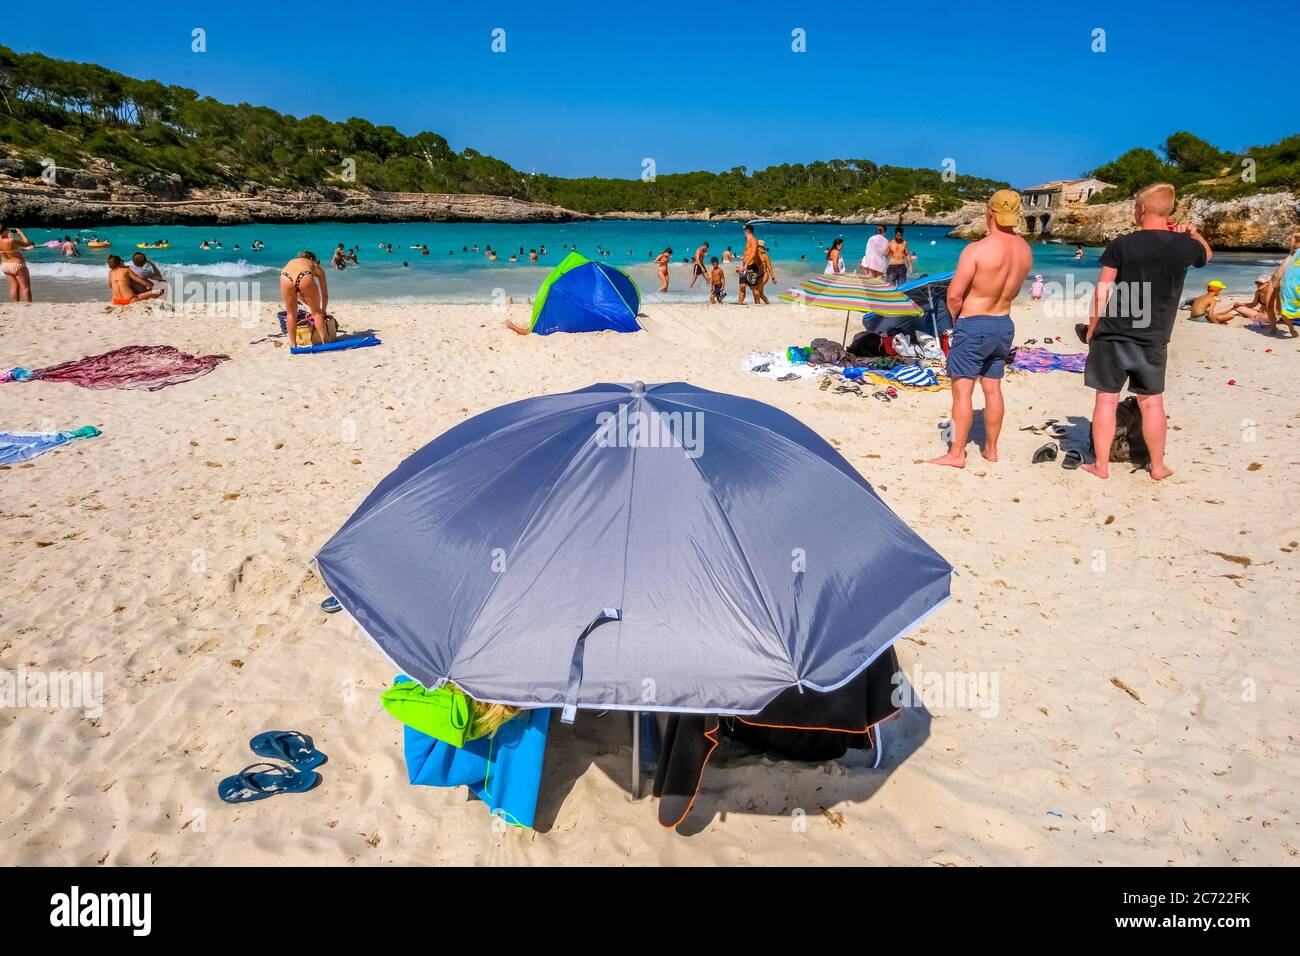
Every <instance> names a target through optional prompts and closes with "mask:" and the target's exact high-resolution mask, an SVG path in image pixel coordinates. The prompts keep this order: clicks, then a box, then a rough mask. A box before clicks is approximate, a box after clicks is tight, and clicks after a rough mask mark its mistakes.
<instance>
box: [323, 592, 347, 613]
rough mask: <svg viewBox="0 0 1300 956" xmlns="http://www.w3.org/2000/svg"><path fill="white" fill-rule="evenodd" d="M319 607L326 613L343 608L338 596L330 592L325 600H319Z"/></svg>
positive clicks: (336, 611)
mask: <svg viewBox="0 0 1300 956" xmlns="http://www.w3.org/2000/svg"><path fill="white" fill-rule="evenodd" d="M320 609H321V610H322V611H324V612H325V613H326V614H337V613H338V612H339V611H341V610H343V605H342V604H340V603H339V599H338V598H336V597H335V596H334V595H332V594H331V595H330V596H329V597H327V598H326V599H325V600H323V601H321V602H320Z"/></svg>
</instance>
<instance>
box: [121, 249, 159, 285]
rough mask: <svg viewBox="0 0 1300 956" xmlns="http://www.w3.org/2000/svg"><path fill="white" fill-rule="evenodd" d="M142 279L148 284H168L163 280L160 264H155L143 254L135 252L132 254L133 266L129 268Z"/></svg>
mask: <svg viewBox="0 0 1300 956" xmlns="http://www.w3.org/2000/svg"><path fill="white" fill-rule="evenodd" d="M127 268H128V269H130V270H131V271H132V272H134V273H135V274H136V275H137V276H139V277H140V278H141V279H144V280H145V281H146V282H149V283H154V282H166V281H167V280H166V279H165V278H163V274H162V270H161V269H159V268H158V263H156V262H154V261H153V260H152V259H150V258H149V257H148V256H146V255H145V254H144V253H143V252H134V253H132V254H131V264H130V265H129V266H127Z"/></svg>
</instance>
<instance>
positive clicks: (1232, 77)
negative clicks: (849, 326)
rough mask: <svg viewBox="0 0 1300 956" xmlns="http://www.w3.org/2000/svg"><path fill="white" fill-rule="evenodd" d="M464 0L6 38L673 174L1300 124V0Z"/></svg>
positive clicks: (52, 15)
mask: <svg viewBox="0 0 1300 956" xmlns="http://www.w3.org/2000/svg"><path fill="white" fill-rule="evenodd" d="M460 6H461V7H462V8H463V9H455V8H451V7H450V6H448V5H445V4H443V3H435V4H415V3H410V4H408V3H401V2H388V3H366V2H364V0H356V2H352V3H346V4H345V3H335V2H321V3H316V4H306V5H303V6H302V7H301V9H303V10H306V11H310V13H309V15H306V16H293V17H289V16H285V15H284V14H280V13H275V14H268V13H267V11H268V10H271V9H273V5H272V4H247V3H241V2H229V3H218V4H204V5H203V6H202V7H195V8H193V9H187V8H188V7H189V5H188V4H176V5H175V6H168V5H166V4H152V3H150V4H139V5H130V6H116V7H114V6H105V5H104V4H103V3H94V4H88V3H79V2H63V3H59V4H56V5H53V6H51V5H49V4H44V3H18V4H11V5H9V6H7V7H6V8H5V14H4V19H5V22H4V27H3V31H2V33H3V35H0V42H3V43H4V44H6V45H8V46H10V47H12V48H14V49H16V50H19V51H22V52H30V51H39V52H41V53H44V54H46V55H48V56H52V57H57V58H60V59H73V60H80V61H87V62H94V63H99V64H102V65H104V66H107V67H109V68H111V69H114V70H118V71H121V72H123V73H127V74H131V75H133V76H138V77H145V78H152V79H157V80H161V81H163V82H166V83H177V84H181V85H183V86H188V87H191V88H193V89H196V90H198V91H199V93H200V94H203V95H209V96H213V97H215V98H216V99H219V100H223V101H227V102H240V101H246V102H250V103H254V104H258V105H265V106H270V107H272V108H274V109H277V110H280V111H282V112H287V113H292V114H295V115H298V116H306V115H309V114H311V113H320V114H321V115H323V116H325V117H328V118H330V119H346V118H347V117H349V116H353V115H355V116H362V117H365V118H366V119H369V120H371V121H372V122H375V123H378V124H391V125H393V126H396V127H397V128H398V129H400V130H402V131H403V132H406V133H415V132H418V131H420V130H423V129H429V130H433V131H434V132H437V133H441V134H442V135H444V136H446V137H447V139H448V140H450V142H451V144H452V146H453V147H454V148H456V149H461V148H463V147H465V146H472V147H474V148H475V149H478V150H479V151H481V152H484V153H488V154H491V155H493V156H497V157H499V158H500V159H503V160H505V161H507V162H509V163H511V164H512V165H514V166H515V167H517V168H519V169H522V170H525V171H531V170H535V171H537V172H548V173H555V174H557V175H566V176H579V175H601V176H623V177H635V176H638V175H639V174H640V172H641V161H642V159H643V158H644V157H653V158H654V160H655V162H656V165H657V168H658V171H659V172H660V173H668V172H684V171H688V170H695V169H710V170H720V169H728V168H730V167H732V166H737V165H743V166H746V167H748V168H750V169H756V168H761V167H763V166H767V165H771V164H775V163H782V162H809V161H812V160H815V159H833V158H855V159H856V158H865V159H871V160H874V161H876V162H879V163H892V164H896V165H907V166H933V167H937V166H939V165H940V164H941V163H942V162H943V160H944V159H945V158H946V157H952V158H953V159H955V160H956V163H957V169H958V171H959V172H965V173H972V174H975V175H984V176H990V177H993V178H1001V179H1008V180H1010V181H1012V182H1013V183H1015V184H1017V185H1022V186H1023V185H1029V184H1030V183H1032V182H1036V181H1038V180H1043V179H1052V178H1058V177H1064V176H1073V175H1077V174H1078V173H1080V172H1082V171H1083V170H1085V169H1088V168H1091V167H1093V166H1096V165H1098V164H1100V163H1102V162H1105V161H1106V160H1108V159H1111V158H1113V157H1114V156H1116V155H1118V154H1119V153H1121V152H1123V151H1124V150H1125V149H1128V148H1129V147H1132V146H1148V147H1152V148H1154V147H1156V146H1157V145H1158V144H1159V143H1160V142H1162V141H1163V139H1164V138H1165V137H1166V136H1167V135H1169V134H1170V133H1172V132H1175V131H1177V130H1179V129H1187V130H1190V131H1192V132H1194V133H1197V134H1198V135H1201V136H1203V137H1205V138H1207V139H1209V140H1210V141H1211V142H1213V143H1215V144H1216V145H1218V146H1221V147H1223V148H1227V149H1240V148H1244V147H1247V146H1251V145H1255V144H1260V143H1268V142H1275V141H1276V140H1278V139H1279V138H1281V137H1282V136H1285V135H1290V134H1293V133H1296V132H1297V131H1300V108H1297V105H1296V104H1297V99H1296V89H1295V83H1296V80H1295V75H1296V73H1295V71H1296V68H1297V65H1300V52H1298V51H1300V46H1297V42H1298V41H1300V13H1297V12H1296V11H1297V9H1300V6H1298V5H1297V4H1295V3H1294V2H1292V0H1281V2H1277V3H1272V4H1269V5H1267V7H1263V6H1260V7H1256V6H1253V5H1252V6H1250V7H1247V6H1233V5H1232V4H1225V3H1223V2H1216V3H1213V4H1210V3H1208V2H1206V0H1186V2H1182V3H1169V4H1166V3H1147V2H1145V0H1128V2H1124V3H1104V2H1096V3H1090V4H1082V3H1059V2H1055V0H1042V2H1040V3H1037V4H1034V5H1030V4H1024V3H1019V2H1016V0H1009V2H1005V3H1001V4H997V5H986V4H977V3H970V2H951V3H932V2H924V0H922V2H912V0H903V2H892V3H890V2H876V3H861V2H851V0H833V2H829V3H826V2H819V3H815V2H803V3H782V4H777V3H771V4H766V3H761V2H741V3H732V4H727V5H723V6H718V5H714V4H709V3H700V4H692V3H687V4H680V5H674V4H653V3H645V2H637V3H622V2H614V0H611V2H607V3H599V4H581V3H580V4H572V3H548V2H535V3H527V4H524V3H514V2H501V3H497V4H493V5H489V4H481V3H462V4H460ZM1265 10H1267V13H1266V14H1265V12H1264V11H1265ZM110 18H111V20H112V25H109V20H110ZM742 20H743V25H742ZM194 27H202V28H204V29H205V30H206V31H207V52H206V53H202V54H197V53H194V52H192V51H191V49H190V46H191V30H192V29H193V28H194ZM498 27H499V28H502V29H504V30H505V31H506V34H505V37H506V52H505V53H502V54H494V53H493V52H492V51H491V42H492V36H491V34H492V30H493V29H494V28H498ZM795 28H801V29H803V30H804V31H806V37H807V52H804V53H795V52H792V50H791V43H792V40H791V31H792V30H794V29H795ZM1097 28H1100V29H1104V30H1105V31H1106V52H1104V53H1093V52H1092V51H1091V49H1090V47H1091V45H1092V42H1093V41H1092V31H1093V30H1094V29H1097ZM289 38H295V39H296V40H297V41H298V42H294V43H292V45H288V41H289ZM1207 63H1214V64H1218V65H1216V66H1214V67H1211V68H1210V69H1209V70H1208V71H1207V70H1206V69H1205V64H1207Z"/></svg>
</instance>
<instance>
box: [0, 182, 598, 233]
mask: <svg viewBox="0 0 1300 956" xmlns="http://www.w3.org/2000/svg"><path fill="white" fill-rule="evenodd" d="M55 178H56V182H57V185H54V184H50V183H47V182H45V181H44V180H41V179H31V178H28V179H17V178H14V177H12V176H6V175H3V172H2V171H0V222H7V223H17V224H19V225H25V226H56V227H65V226H66V227H74V226H78V227H79V226H110V225H131V226H136V225H140V226H143V225H196V226H197V225H219V226H229V225H237V224H240V223H249V222H262V223H271V222H286V223H294V222H327V221H337V222H412V221H430V222H465V221H472V222H569V221H573V220H579V219H589V218H591V217H589V216H585V215H583V214H582V213H578V212H574V211H572V210H570V209H562V208H560V207H559V206H548V205H545V204H543V203H533V202H526V201H524V200H521V199H512V198H509V197H506V196H482V195H469V194H466V195H460V194H442V193H379V192H369V191H364V190H341V189H330V188H325V189H321V190H315V191H312V192H298V191H291V190H284V189H275V188H270V187H263V186H260V185H258V184H256V183H249V184H246V185H245V186H244V187H242V188H241V189H240V190H239V191H237V192H224V191H204V190H195V191H191V192H187V191H185V190H184V189H182V188H181V187H180V183H179V181H175V182H172V181H171V180H169V179H167V177H160V178H159V180H158V181H157V182H150V183H147V184H144V185H143V186H123V185H120V184H119V183H116V182H114V181H113V180H112V179H110V178H108V177H105V176H102V175H99V174H96V173H93V172H88V171H86V170H58V171H56V176H55Z"/></svg>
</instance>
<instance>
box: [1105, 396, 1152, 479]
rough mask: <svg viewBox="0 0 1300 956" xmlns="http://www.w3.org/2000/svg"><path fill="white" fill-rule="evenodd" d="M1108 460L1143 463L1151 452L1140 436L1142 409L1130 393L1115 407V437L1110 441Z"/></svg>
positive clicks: (1147, 461)
mask: <svg viewBox="0 0 1300 956" xmlns="http://www.w3.org/2000/svg"><path fill="white" fill-rule="evenodd" d="M1110 460H1111V461H1127V462H1132V463H1133V464H1135V465H1145V464H1148V463H1149V462H1150V461H1151V452H1150V450H1149V449H1148V448H1147V443H1146V439H1145V438H1143V437H1142V409H1141V407H1140V406H1139V405H1138V403H1137V399H1136V398H1134V397H1133V396H1132V395H1130V396H1129V397H1128V398H1126V399H1124V401H1122V402H1120V403H1119V405H1118V406H1117V407H1116V408H1115V437H1114V439H1112V440H1111V443H1110Z"/></svg>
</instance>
